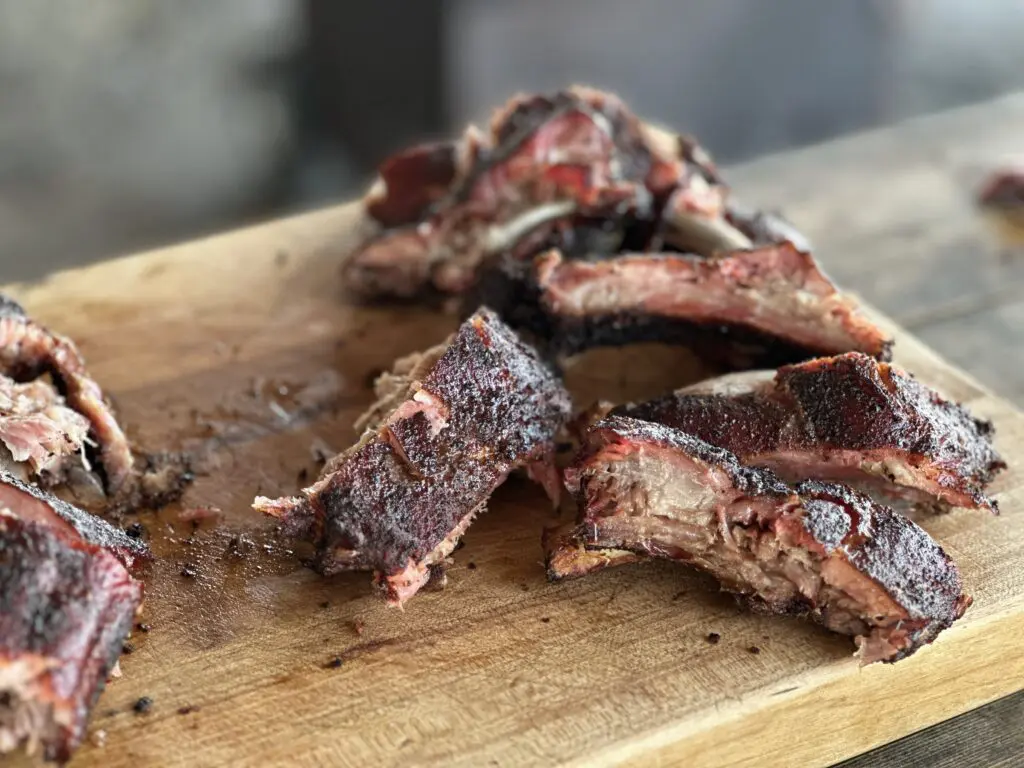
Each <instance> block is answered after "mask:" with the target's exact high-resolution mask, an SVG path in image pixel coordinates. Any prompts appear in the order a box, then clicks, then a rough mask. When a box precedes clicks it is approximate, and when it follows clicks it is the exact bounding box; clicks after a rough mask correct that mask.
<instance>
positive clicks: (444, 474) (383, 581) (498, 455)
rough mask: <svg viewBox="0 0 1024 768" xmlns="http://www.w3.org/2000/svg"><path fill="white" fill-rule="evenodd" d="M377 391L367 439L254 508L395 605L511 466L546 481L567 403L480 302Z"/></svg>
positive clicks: (326, 567)
mask: <svg viewBox="0 0 1024 768" xmlns="http://www.w3.org/2000/svg"><path fill="white" fill-rule="evenodd" d="M412 376H415V377H416V378H415V379H414V378H412ZM378 393H379V394H380V395H381V396H382V402H381V403H380V404H378V405H377V406H374V408H372V409H371V413H370V415H369V416H368V418H367V419H366V420H364V421H363V424H365V425H366V427H367V428H366V431H365V432H364V433H363V436H362V438H361V439H360V440H359V442H358V443H357V444H356V445H354V446H353V447H351V448H349V449H348V450H347V451H345V452H344V453H342V454H340V455H339V456H337V457H335V458H334V459H332V460H331V461H330V462H328V464H327V465H326V466H325V467H324V471H323V473H322V474H321V476H320V478H319V480H318V481H317V482H316V483H315V484H314V485H313V486H312V487H310V488H307V489H305V490H303V492H302V494H301V495H300V496H297V497H293V498H283V499H277V500H273V499H267V498H258V499H257V500H256V502H255V507H256V509H259V510H262V511H263V512H266V513H267V514H269V515H272V516H274V517H277V518H279V519H280V520H281V521H282V523H283V527H284V530H285V532H286V533H288V534H290V535H292V536H296V537H299V538H304V539H308V540H310V541H312V542H314V543H315V544H316V546H317V550H318V568H319V570H321V571H322V572H323V573H325V574H330V573H335V572H338V571H345V570H373V571H374V572H375V580H376V582H377V583H378V584H379V585H380V586H381V587H382V588H383V590H384V592H385V594H386V596H387V599H388V601H389V602H390V603H391V604H395V605H401V604H402V603H404V602H405V601H406V600H407V599H408V598H409V597H411V596H412V595H413V594H415V593H416V591H417V590H418V589H419V588H420V587H422V586H423V585H424V584H425V583H426V582H427V580H428V579H429V578H430V575H431V569H432V568H434V567H439V566H442V565H443V563H444V560H445V558H446V557H447V556H448V555H449V554H450V553H451V551H452V550H453V549H454V547H455V545H456V544H457V543H458V540H459V538H460V537H461V536H462V534H463V533H464V532H465V530H466V528H467V527H468V526H469V524H470V523H471V522H472V520H473V518H474V517H475V516H476V515H477V514H478V513H479V512H480V511H481V510H482V509H483V508H484V506H485V505H486V503H487V500H488V498H489V497H490V495H491V493H492V492H493V491H494V489H495V488H497V487H498V486H499V485H500V484H501V483H502V482H503V481H504V480H505V478H506V477H507V475H508V474H509V472H511V471H512V470H514V469H517V468H520V467H523V468H527V469H529V470H531V472H532V474H534V475H535V476H538V477H540V478H541V479H548V478H550V477H552V475H553V471H554V470H553V464H552V463H551V462H552V459H553V452H554V439H555V434H556V432H557V431H558V430H559V429H560V428H561V427H562V425H563V424H564V423H565V421H566V419H567V418H568V416H569V411H570V402H569V396H568V394H567V393H566V391H565V389H564V388H563V387H562V385H561V383H560V382H559V381H558V380H557V379H556V378H555V377H554V375H553V374H552V372H551V371H550V370H549V369H548V368H547V366H546V365H545V364H544V363H543V362H542V361H541V360H540V358H539V357H538V356H537V354H536V353H535V352H534V351H533V350H532V349H531V348H529V347H527V346H526V345H525V344H523V343H522V342H521V341H520V339H519V338H518V337H517V336H516V335H515V333H514V332H513V331H512V330H511V329H509V328H508V326H506V325H505V324H504V323H503V322H502V321H501V320H499V319H498V317H497V316H496V315H495V314H494V313H492V312H490V311H489V310H486V309H482V310H480V311H479V312H477V313H476V314H475V315H473V317H471V318H470V319H468V320H467V321H466V322H464V323H463V324H462V325H461V326H460V328H459V330H458V331H457V332H456V333H455V334H454V335H453V336H452V337H451V338H450V339H449V341H448V343H447V344H446V345H444V346H443V347H442V348H437V349H433V350H430V351H428V352H426V353H424V354H423V355H422V356H420V357H410V358H406V359H404V360H403V361H400V364H399V367H398V370H397V371H396V372H395V373H394V374H392V375H391V376H390V377H388V378H386V379H385V380H383V381H382V382H381V384H380V386H379V387H378ZM545 484H546V485H547V486H548V487H550V485H551V483H550V482H548V483H545Z"/></svg>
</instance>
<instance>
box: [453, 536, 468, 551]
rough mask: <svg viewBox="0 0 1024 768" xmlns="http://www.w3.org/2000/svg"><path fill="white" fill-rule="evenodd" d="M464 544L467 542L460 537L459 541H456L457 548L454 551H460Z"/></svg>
mask: <svg viewBox="0 0 1024 768" xmlns="http://www.w3.org/2000/svg"><path fill="white" fill-rule="evenodd" d="M464 546H466V542H465V541H463V540H462V539H459V540H458V542H456V544H455V549H453V550H452V552H458V551H459V550H460V549H462V548H463V547H464Z"/></svg>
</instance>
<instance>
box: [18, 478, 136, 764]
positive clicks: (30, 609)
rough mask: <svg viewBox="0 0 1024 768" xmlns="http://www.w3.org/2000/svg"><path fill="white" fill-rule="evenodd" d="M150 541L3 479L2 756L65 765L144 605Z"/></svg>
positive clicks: (82, 734)
mask: <svg viewBox="0 0 1024 768" xmlns="http://www.w3.org/2000/svg"><path fill="white" fill-rule="evenodd" d="M145 557H148V551H147V549H146V547H145V545H144V544H142V543H141V542H139V541H136V540H134V539H131V538H129V537H128V536H126V535H125V534H124V532H122V531H120V530H119V529H117V528H114V527H112V526H111V525H109V524H107V523H106V522H104V521H103V520H100V519H99V518H96V517H93V516H92V515H89V514H87V513H85V512H83V511H81V510H79V509H76V508H75V507H72V506H71V505H70V504H66V503H64V502H62V501H60V500H58V499H56V498H54V497H53V496H50V495H49V494H46V493H45V492H43V491H40V490H38V489H37V488H34V487H32V486H28V485H25V484H24V483H22V482H20V481H19V480H17V479H16V478H15V477H14V476H12V475H10V474H7V473H0V753H6V752H10V751H12V750H14V749H17V748H18V747H19V746H24V747H25V748H26V750H27V751H28V752H29V753H34V752H37V751H40V750H41V751H42V754H43V755H44V757H45V758H46V759H48V760H58V761H61V762H64V761H66V760H68V759H69V758H70V756H71V753H72V752H73V751H74V749H75V748H76V747H77V746H78V744H79V743H80V742H81V741H82V738H83V736H84V735H85V730H86V725H87V723H88V718H89V711H90V709H91V708H92V706H93V704H94V703H95V702H96V699H97V698H98V696H99V694H100V692H101V691H102V690H103V687H104V685H105V684H106V681H107V676H108V675H109V674H110V672H111V670H113V668H114V666H115V665H116V663H117V659H118V657H119V656H120V654H121V650H122V647H123V645H124V641H125V639H126V638H127V637H128V635H129V633H130V632H131V628H132V622H133V620H134V617H135V614H136V612H137V610H138V608H139V606H140V604H141V602H142V584H141V583H140V582H138V581H136V580H134V579H133V578H132V577H131V575H130V574H129V572H128V568H130V567H132V565H133V564H134V563H135V562H136V561H137V560H138V559H139V558H145Z"/></svg>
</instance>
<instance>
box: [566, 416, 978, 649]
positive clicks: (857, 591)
mask: <svg viewBox="0 0 1024 768" xmlns="http://www.w3.org/2000/svg"><path fill="white" fill-rule="evenodd" d="M566 485H567V487H568V488H569V489H570V491H572V492H573V493H574V494H575V495H576V499H577V502H578V505H579V510H580V517H579V520H578V525H577V526H576V527H575V529H574V530H573V531H572V533H571V534H570V535H569V536H568V537H564V538H561V539H555V540H553V541H549V544H553V545H555V546H556V549H555V550H554V551H552V552H550V553H549V559H548V571H549V576H550V577H551V578H553V579H558V578H564V577H567V576H578V575H582V574H583V573H586V572H588V571H590V570H594V569H596V568H600V567H602V566H603V565H605V564H607V563H608V562H614V561H616V560H618V559H620V557H621V555H622V553H627V552H628V553H633V554H634V555H644V556H655V557H664V558H669V559H672V560H678V561H680V562H685V563H688V564H690V565H692V566H694V567H696V568H699V569H701V570H703V571H706V572H708V573H710V574H711V575H713V576H714V577H715V578H717V579H718V580H719V581H720V582H721V584H722V587H723V588H724V589H726V590H728V591H730V592H733V593H734V594H736V595H738V596H739V597H740V598H742V599H743V600H745V601H746V602H747V603H748V604H749V605H750V606H751V607H752V608H754V609H755V610H759V611H765V612H769V613H779V614H785V613H798V614H807V615H809V616H811V617H812V618H813V619H814V620H816V621H817V622H819V623H821V624H822V625H824V626H825V627H827V628H829V629H830V630H833V631H835V632H839V633H842V634H847V635H851V636H853V637H854V640H855V642H856V643H857V646H858V649H859V650H858V655H859V656H860V658H861V660H862V662H863V663H870V662H873V661H888V662H892V661H897V660H899V659H901V658H904V657H906V656H909V655H910V654H912V653H914V652H915V651H916V650H918V649H919V648H920V647H921V646H922V645H925V644H927V643H930V642H932V641H933V640H934V639H935V637H936V636H937V635H938V634H939V632H941V631H942V630H943V629H945V628H947V627H949V626H950V625H951V624H952V622H953V621H954V620H956V619H958V618H959V617H960V616H962V615H963V613H964V611H965V610H966V608H967V607H968V606H969V605H970V602H971V600H970V598H969V597H968V596H967V595H965V594H964V593H963V588H962V584H961V579H960V575H959V572H958V571H957V569H956V566H955V565H954V564H953V563H952V561H951V560H950V559H949V558H948V557H947V556H946V554H945V552H943V550H942V548H941V547H939V545H938V544H936V543H935V542H934V541H933V540H932V539H931V538H930V537H929V536H928V534H927V533H925V532H924V530H922V529H921V528H919V527H918V526H917V525H915V524H914V523H912V522H911V521H909V520H907V519H906V518H905V517H903V516H901V515H899V514H897V513H895V512H893V511H892V510H891V509H889V508H887V507H884V506H881V505H878V504H876V503H874V502H872V501H871V500H870V499H869V498H868V497H866V496H863V495H861V494H859V493H857V492H855V491H853V490H851V489H849V488H847V487H845V486H841V485H833V484H827V483H821V482H816V481H810V482H805V483H801V484H800V485H799V486H797V487H796V489H795V490H794V489H792V488H790V487H789V486H788V485H786V484H785V483H783V482H782V481H781V480H780V479H779V478H778V477H777V476H776V475H775V474H774V473H772V472H770V471H768V470H765V469H757V468H750V467H745V466H743V465H741V464H740V463H739V462H738V461H737V459H736V457H735V456H734V455H732V454H731V453H729V452H728V451H725V450H723V449H720V448H716V447H714V446H712V445H710V444H708V443H705V442H704V441H702V440H699V439H697V438H695V437H693V436H692V435H689V434H687V433H685V432H681V431H679V430H676V429H672V428H670V427H666V426H663V425H660V424H654V423H651V422H645V421H639V420H636V419H631V418H627V417H622V416H611V417H608V418H606V419H604V420H602V421H600V422H598V423H597V424H596V425H595V426H594V427H593V428H592V429H591V430H590V431H589V432H588V433H587V436H586V441H585V444H584V447H583V449H582V451H581V453H580V455H579V456H578V457H577V459H576V461H575V462H574V463H573V465H572V466H571V467H570V468H569V470H568V471H567V473H566Z"/></svg>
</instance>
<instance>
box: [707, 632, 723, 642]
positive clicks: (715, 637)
mask: <svg viewBox="0 0 1024 768" xmlns="http://www.w3.org/2000/svg"><path fill="white" fill-rule="evenodd" d="M721 639H722V636H721V635H720V634H718V633H717V632H708V636H707V638H706V640H707V641H708V642H709V643H711V644H712V645H718V641H719V640H721Z"/></svg>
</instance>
